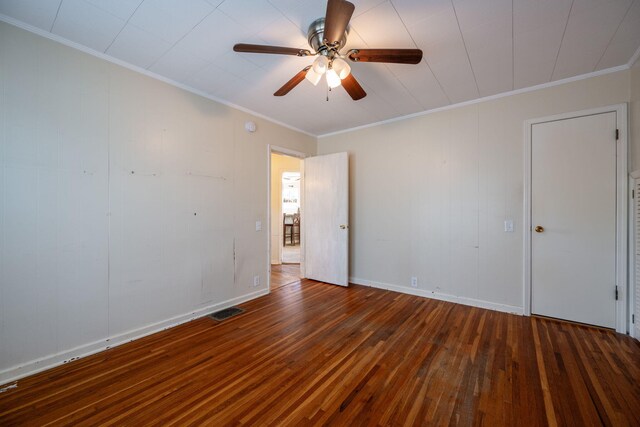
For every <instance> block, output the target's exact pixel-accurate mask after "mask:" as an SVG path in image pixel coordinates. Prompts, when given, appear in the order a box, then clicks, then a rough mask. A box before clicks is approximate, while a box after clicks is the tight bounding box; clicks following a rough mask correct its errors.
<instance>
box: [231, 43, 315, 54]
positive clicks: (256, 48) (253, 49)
mask: <svg viewBox="0 0 640 427" xmlns="http://www.w3.org/2000/svg"><path fill="white" fill-rule="evenodd" d="M233 50H234V51H235V52H245V53H271V54H276V55H295V56H309V55H311V52H309V51H308V50H307V49H296V48H295V47H282V46H266V45H261V44H245V43H239V44H237V45H235V46H233Z"/></svg>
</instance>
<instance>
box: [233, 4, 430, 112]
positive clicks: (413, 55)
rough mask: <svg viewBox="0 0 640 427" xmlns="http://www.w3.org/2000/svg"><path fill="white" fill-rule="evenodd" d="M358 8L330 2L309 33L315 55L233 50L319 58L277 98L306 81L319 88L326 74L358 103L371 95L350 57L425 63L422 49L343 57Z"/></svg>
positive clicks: (280, 50) (298, 51) (245, 48)
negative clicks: (354, 70) (363, 87)
mask: <svg viewBox="0 0 640 427" xmlns="http://www.w3.org/2000/svg"><path fill="white" fill-rule="evenodd" d="M354 9H355V6H354V5H353V3H350V2H348V1H346V0H329V1H328V2H327V13H326V15H325V17H324V18H319V19H316V20H315V21H313V22H312V23H311V25H310V26H309V31H308V32H307V40H308V42H309V46H311V48H312V49H313V51H314V52H315V53H312V52H311V51H310V50H307V49H296V48H291V47H281V46H263V45H253V44H244V43H240V44H236V45H235V46H234V47H233V50H234V51H236V52H245V53H266V54H277V55H294V56H300V57H307V56H311V55H314V56H317V58H316V59H315V60H314V61H313V64H311V65H308V66H306V67H305V68H303V69H302V70H301V71H300V72H298V74H296V75H295V76H293V78H292V79H291V80H289V81H288V82H287V83H285V84H284V86H282V87H281V88H280V89H278V90H277V91H276V92H275V93H274V96H284V95H286V94H287V93H289V92H290V91H291V90H292V89H293V88H294V87H296V86H297V85H298V84H300V83H301V82H302V81H303V80H305V79H306V80H308V81H309V82H311V83H312V84H313V85H314V86H315V85H317V84H318V83H319V82H320V80H321V79H322V76H323V75H324V76H325V79H326V81H327V85H328V86H329V88H330V89H334V88H336V87H338V86H340V85H342V87H344V89H345V90H346V91H347V93H348V94H349V96H351V98H352V99H353V100H354V101H357V100H359V99H362V98H364V97H365V96H367V93H366V92H365V91H364V89H362V86H360V83H358V81H357V80H356V79H355V77H353V74H352V73H351V66H350V65H349V64H348V63H347V61H345V60H344V58H348V59H349V60H351V61H352V62H381V63H395V64H418V63H420V61H422V51H421V50H420V49H351V50H349V51H348V52H347V53H346V54H345V55H341V54H340V50H341V49H342V48H343V47H344V46H345V44H346V43H347V36H348V35H349V34H348V33H349V21H350V20H351V16H352V15H353V11H354Z"/></svg>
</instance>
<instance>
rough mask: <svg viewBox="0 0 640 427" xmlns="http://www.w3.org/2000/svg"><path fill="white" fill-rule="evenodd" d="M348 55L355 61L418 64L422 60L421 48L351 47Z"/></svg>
mask: <svg viewBox="0 0 640 427" xmlns="http://www.w3.org/2000/svg"><path fill="white" fill-rule="evenodd" d="M347 56H348V57H349V59H350V60H352V61H354V62H388V63H394V64H418V63H420V61H422V51H421V50H420V49H351V50H350V51H349V52H347Z"/></svg>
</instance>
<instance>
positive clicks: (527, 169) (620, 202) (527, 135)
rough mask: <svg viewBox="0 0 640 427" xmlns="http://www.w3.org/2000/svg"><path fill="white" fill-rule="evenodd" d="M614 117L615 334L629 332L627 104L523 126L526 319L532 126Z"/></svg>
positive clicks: (527, 306) (528, 305) (526, 307)
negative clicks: (615, 129) (567, 120)
mask: <svg viewBox="0 0 640 427" xmlns="http://www.w3.org/2000/svg"><path fill="white" fill-rule="evenodd" d="M609 112H615V113H616V121H617V129H618V133H619V135H618V141H617V144H618V145H617V149H616V286H617V287H618V288H617V289H618V300H617V301H616V331H617V332H619V333H623V334H626V333H628V332H629V322H628V317H627V308H628V307H627V301H628V294H629V292H628V282H627V261H628V252H627V238H628V234H627V227H628V223H627V219H628V210H627V209H628V208H627V204H628V194H627V188H628V175H627V174H628V166H627V149H628V148H627V146H628V141H627V136H628V127H627V126H628V125H627V104H618V105H612V106H608V107H601V108H593V109H589V110H583V111H577V112H572V113H565V114H558V115H554V116H548V117H541V118H537V119H531V120H526V121H525V122H524V184H525V185H524V227H523V232H524V236H523V237H524V251H523V252H524V262H523V265H524V277H523V282H524V283H523V287H524V298H523V307H524V314H525V315H526V316H530V315H531V233H532V225H531V169H532V165H531V138H532V132H531V129H532V126H533V125H534V124H539V123H547V122H552V121H558V120H566V119H573V118H577V117H584V116H591V115H595V114H602V113H609Z"/></svg>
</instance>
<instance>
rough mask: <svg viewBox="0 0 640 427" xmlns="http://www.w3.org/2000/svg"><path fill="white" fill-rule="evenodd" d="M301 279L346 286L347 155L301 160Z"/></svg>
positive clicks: (347, 231)
mask: <svg viewBox="0 0 640 427" xmlns="http://www.w3.org/2000/svg"><path fill="white" fill-rule="evenodd" d="M303 169H304V179H303V185H304V208H303V211H302V215H303V216H302V226H303V227H304V253H305V257H304V259H305V277H306V278H309V279H314V280H318V281H320V282H326V283H333V284H335V285H341V286H348V284H349V261H348V260H349V227H348V221H349V159H348V156H347V153H336V154H329V155H326V156H317V157H309V158H306V159H304V168H303Z"/></svg>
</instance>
